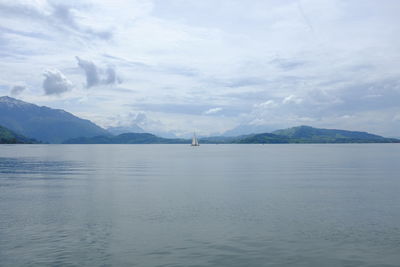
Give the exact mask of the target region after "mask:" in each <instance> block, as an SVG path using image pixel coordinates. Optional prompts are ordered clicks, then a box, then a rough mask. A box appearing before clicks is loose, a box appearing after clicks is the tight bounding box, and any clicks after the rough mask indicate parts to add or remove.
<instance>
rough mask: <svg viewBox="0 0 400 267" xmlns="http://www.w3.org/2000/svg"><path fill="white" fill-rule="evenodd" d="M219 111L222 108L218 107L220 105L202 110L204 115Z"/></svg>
mask: <svg viewBox="0 0 400 267" xmlns="http://www.w3.org/2000/svg"><path fill="white" fill-rule="evenodd" d="M220 111H222V108H220V107H217V108H210V109H209V110H206V111H205V112H204V114H205V115H211V114H215V113H218V112H220Z"/></svg>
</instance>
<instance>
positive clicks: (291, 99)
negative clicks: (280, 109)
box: [282, 95, 303, 104]
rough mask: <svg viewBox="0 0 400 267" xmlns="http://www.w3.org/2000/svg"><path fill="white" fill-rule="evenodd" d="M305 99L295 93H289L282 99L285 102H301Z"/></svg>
mask: <svg viewBox="0 0 400 267" xmlns="http://www.w3.org/2000/svg"><path fill="white" fill-rule="evenodd" d="M302 102H303V99H302V98H300V97H297V96H295V95H289V96H287V97H285V98H284V99H283V100H282V103H283V104H301V103H302Z"/></svg>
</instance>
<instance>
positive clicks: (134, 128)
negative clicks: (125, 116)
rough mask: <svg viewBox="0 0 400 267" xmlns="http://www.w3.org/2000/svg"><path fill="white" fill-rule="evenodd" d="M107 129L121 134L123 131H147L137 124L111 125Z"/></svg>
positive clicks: (115, 133)
mask: <svg viewBox="0 0 400 267" xmlns="http://www.w3.org/2000/svg"><path fill="white" fill-rule="evenodd" d="M107 131H108V132H110V133H112V134H114V135H119V134H123V133H145V132H146V131H145V130H143V129H142V128H140V127H139V126H137V125H136V124H134V125H131V126H117V127H109V128H107Z"/></svg>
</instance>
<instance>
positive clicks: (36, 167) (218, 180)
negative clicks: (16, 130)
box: [0, 145, 400, 266]
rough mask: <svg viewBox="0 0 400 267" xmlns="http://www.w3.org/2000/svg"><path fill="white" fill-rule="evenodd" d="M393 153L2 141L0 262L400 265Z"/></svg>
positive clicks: (374, 148)
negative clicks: (47, 143)
mask: <svg viewBox="0 0 400 267" xmlns="http://www.w3.org/2000/svg"><path fill="white" fill-rule="evenodd" d="M399 152H400V147H399V146H397V145H265V146H258V145H219V146H215V145H203V146H201V147H199V148H194V149H193V148H191V147H189V146H186V145H125V146H124V145H4V146H0V266H57V265H67V266H84V265H90V266H110V265H118V266H119V265H121V266H288V265H289V266H398V263H399V262H400V256H399V253H398V252H399V251H400V236H399V232H400V227H399V225H400V206H399V205H400V204H399V203H400V194H399V192H400V178H399V175H398V173H400V164H399V163H400V159H399V155H400V153H399Z"/></svg>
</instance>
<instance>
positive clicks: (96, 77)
mask: <svg viewBox="0 0 400 267" xmlns="http://www.w3.org/2000/svg"><path fill="white" fill-rule="evenodd" d="M76 59H77V61H78V66H79V67H81V68H82V69H83V70H84V71H85V75H86V87H87V88H89V87H93V86H97V85H107V84H115V83H118V82H121V79H120V78H118V77H117V74H116V71H115V68H114V67H112V66H107V67H98V66H96V65H95V64H94V63H93V62H92V61H89V60H84V59H81V58H79V57H76Z"/></svg>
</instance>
